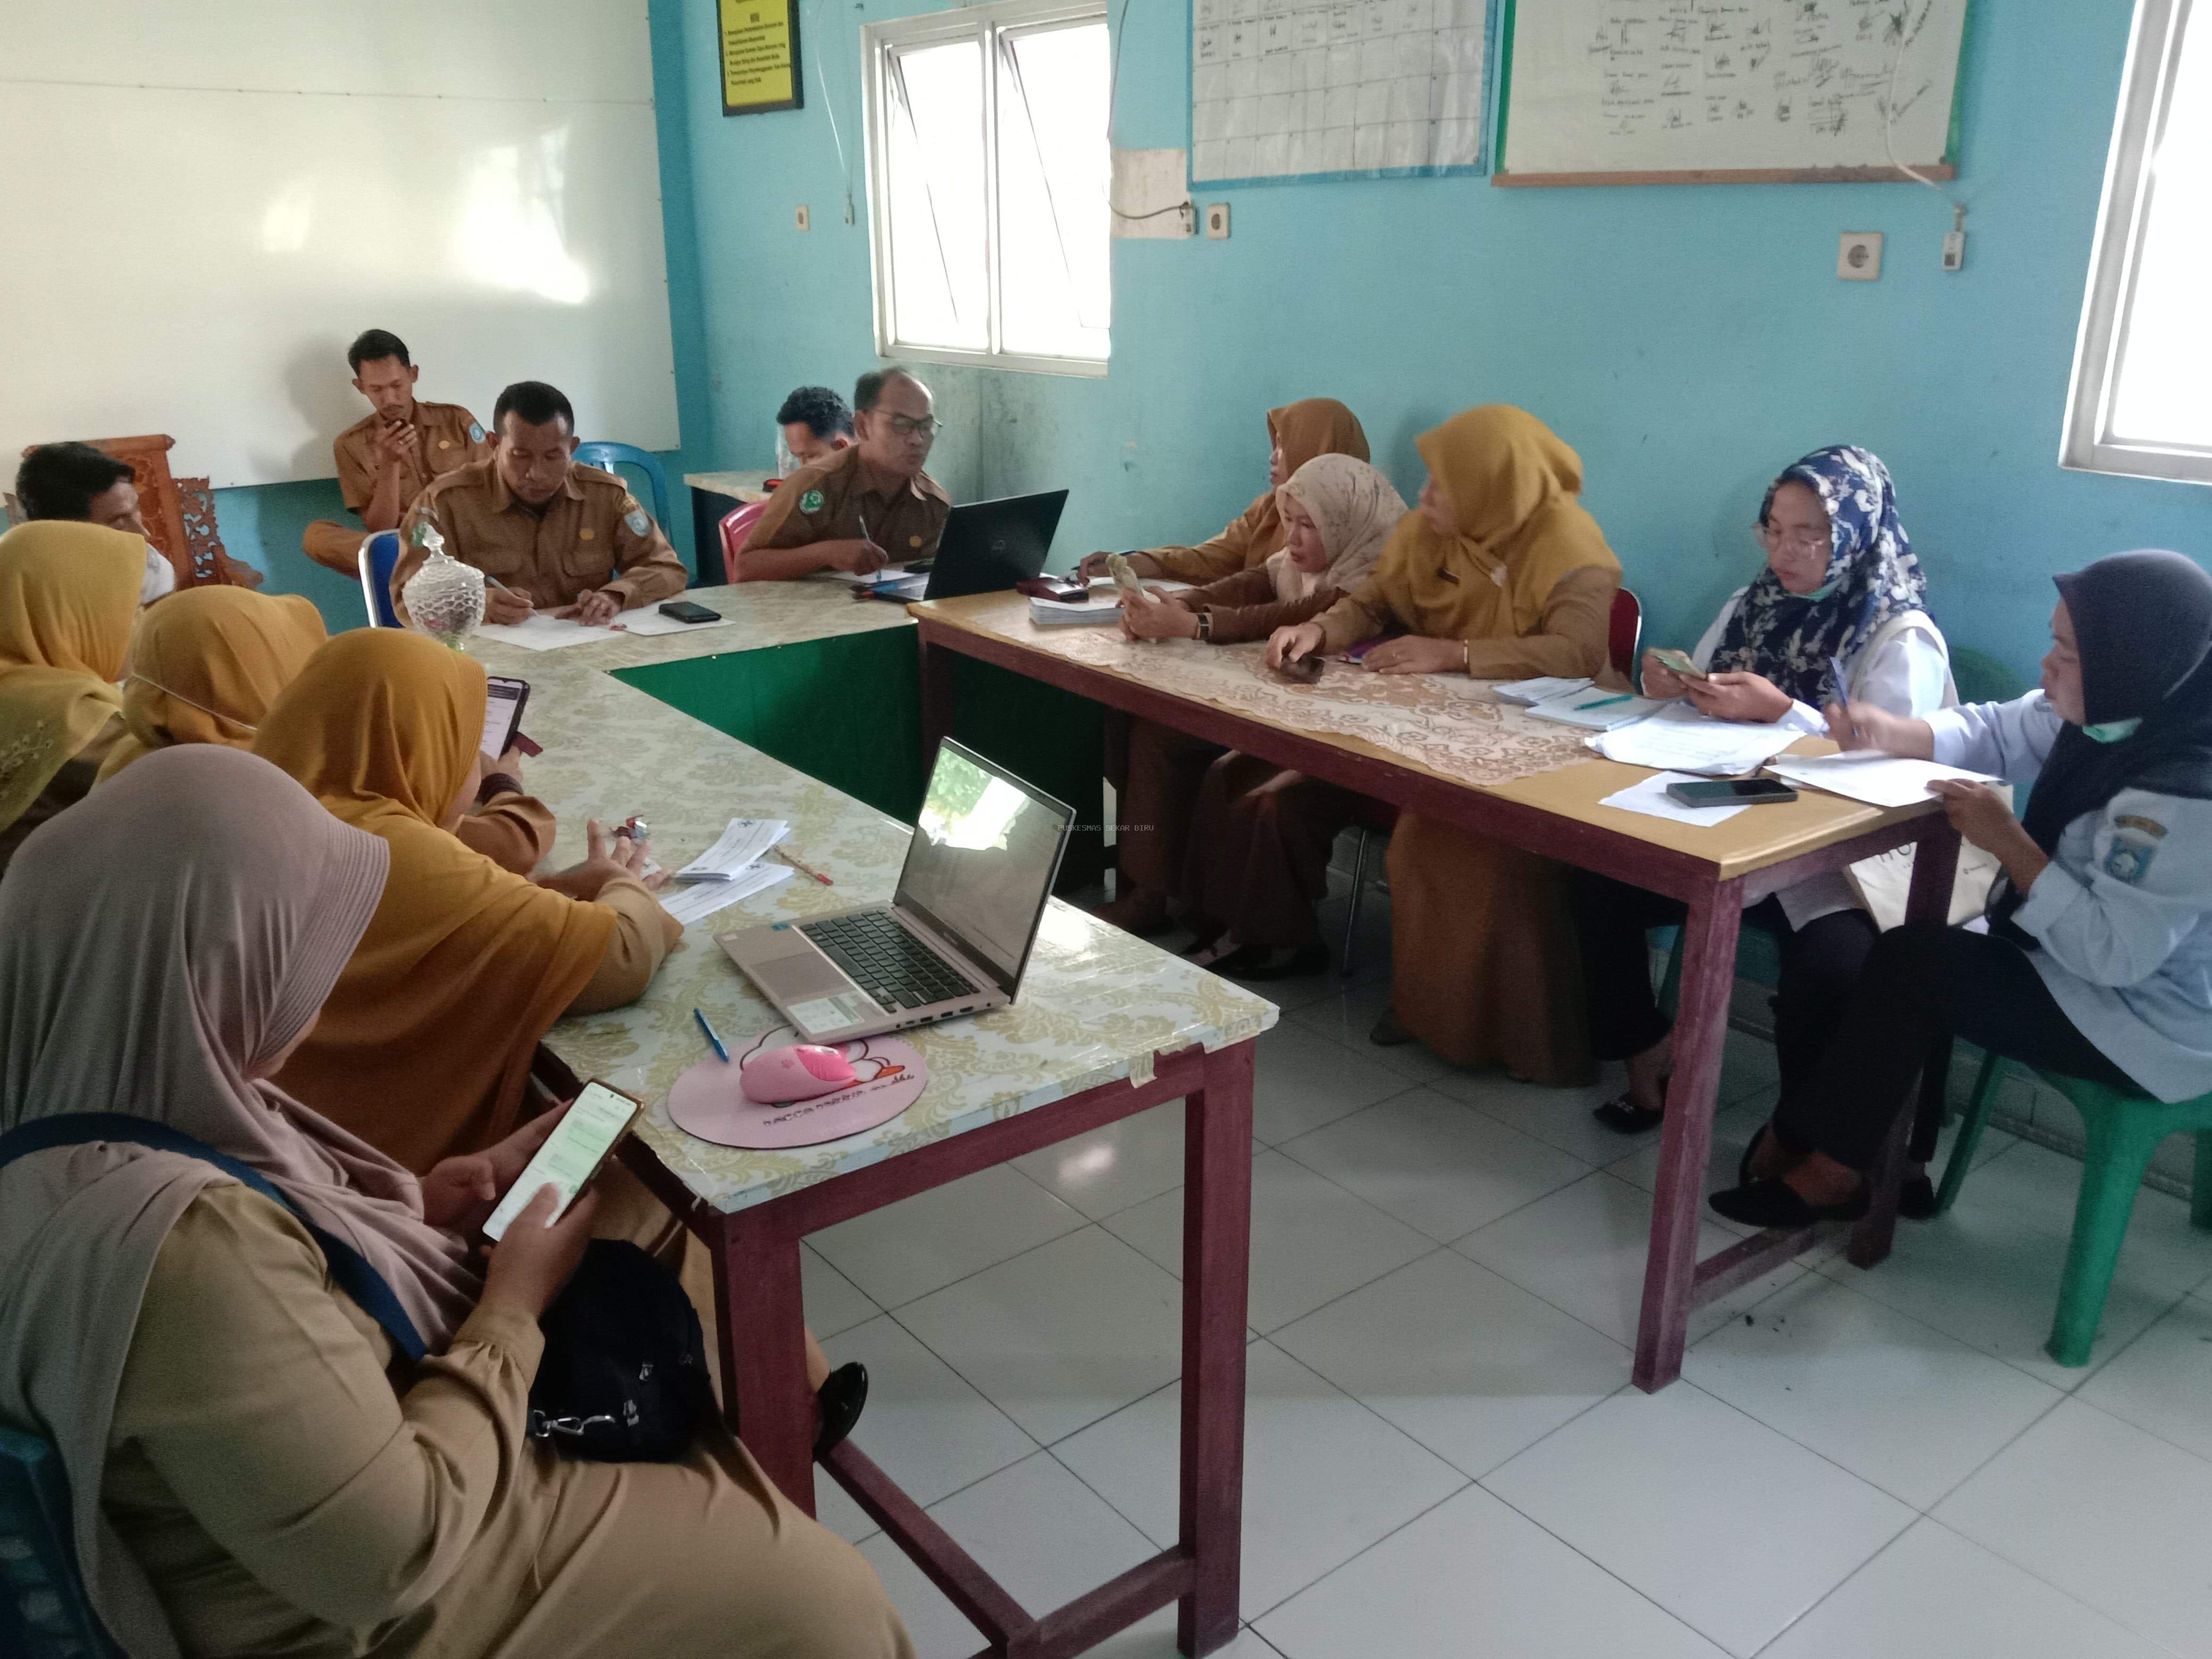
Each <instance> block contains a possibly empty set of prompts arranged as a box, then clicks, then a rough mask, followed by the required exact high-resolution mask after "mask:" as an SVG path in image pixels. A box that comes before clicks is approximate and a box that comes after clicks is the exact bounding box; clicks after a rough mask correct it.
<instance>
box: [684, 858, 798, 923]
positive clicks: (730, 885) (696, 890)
mask: <svg viewBox="0 0 2212 1659" xmlns="http://www.w3.org/2000/svg"><path fill="white" fill-rule="evenodd" d="M792 873H793V872H792V868H791V866H789V865H787V864H757V865H755V866H753V867H752V868H751V869H750V870H747V871H746V872H744V873H743V874H742V875H740V876H738V878H737V879H736V880H734V881H702V882H697V883H694V884H688V885H685V886H682V887H678V886H675V885H673V884H671V885H669V886H666V887H664V888H662V889H661V890H660V908H662V909H664V910H665V911H667V912H668V914H669V915H671V916H673V917H675V918H676V920H677V921H680V922H682V923H683V924H684V926H685V927H690V925H691V924H692V923H693V922H695V921H705V920H706V919H707V918H708V916H711V915H714V912H715V911H717V910H720V909H721V908H724V907H725V906H726V905H732V904H735V903H736V902H738V900H739V899H741V898H750V897H751V896H753V895H754V894H755V893H764V892H766V891H767V890H769V888H771V887H773V886H775V884H776V883H778V882H780V881H788V880H790V879H791V877H792Z"/></svg>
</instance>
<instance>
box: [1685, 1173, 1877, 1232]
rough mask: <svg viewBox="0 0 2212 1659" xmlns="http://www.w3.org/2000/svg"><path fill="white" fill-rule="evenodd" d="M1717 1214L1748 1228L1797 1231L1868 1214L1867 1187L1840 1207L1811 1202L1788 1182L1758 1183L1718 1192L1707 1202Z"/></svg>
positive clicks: (1860, 1189)
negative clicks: (1774, 1228)
mask: <svg viewBox="0 0 2212 1659" xmlns="http://www.w3.org/2000/svg"><path fill="white" fill-rule="evenodd" d="M1705 1202H1706V1203H1708V1204H1710V1205H1711V1206H1712V1208H1713V1213H1714V1214H1716V1215H1721V1216H1726V1217H1727V1218H1729V1220H1730V1221H1734V1222H1738V1223H1741V1225H1744V1226H1747V1227H1779V1228H1783V1229H1785V1230H1790V1231H1795V1230H1796V1229H1797V1228H1799V1227H1809V1226H1811V1225H1813V1224H1814V1222H1816V1221H1857V1219H1858V1218H1860V1217H1861V1216H1863V1215H1864V1214H1865V1213H1866V1212H1867V1184H1866V1182H1863V1181H1862V1182H1859V1189H1858V1190H1857V1192H1855V1193H1853V1194H1851V1195H1850V1197H1849V1198H1847V1199H1845V1200H1844V1201H1843V1202H1842V1203H1840V1204H1811V1203H1808V1202H1807V1201H1806V1200H1805V1199H1804V1197H1803V1196H1802V1194H1799V1192H1798V1191H1797V1189H1796V1188H1794V1187H1792V1186H1791V1185H1790V1183H1789V1182H1786V1181H1754V1182H1749V1183H1748V1184H1747V1185H1745V1186H1741V1187H1731V1188H1729V1189H1728V1191H1726V1192H1724V1193H1715V1194H1713V1195H1712V1196H1711V1198H1709V1199H1707V1200H1705Z"/></svg>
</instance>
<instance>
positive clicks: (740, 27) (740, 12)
mask: <svg viewBox="0 0 2212 1659" xmlns="http://www.w3.org/2000/svg"><path fill="white" fill-rule="evenodd" d="M715 21H716V24H717V26H718V28H719V32H720V37H721V38H720V48H721V56H720V62H721V65H722V113H723V114H725V115H759V114H763V113H764V112H767V111H769V110H775V109H797V108H799V106H800V105H801V104H802V103H804V102H805V98H804V95H803V88H802V87H801V85H800V83H799V0H721V4H720V8H719V9H718V11H717V14H716V18H715Z"/></svg>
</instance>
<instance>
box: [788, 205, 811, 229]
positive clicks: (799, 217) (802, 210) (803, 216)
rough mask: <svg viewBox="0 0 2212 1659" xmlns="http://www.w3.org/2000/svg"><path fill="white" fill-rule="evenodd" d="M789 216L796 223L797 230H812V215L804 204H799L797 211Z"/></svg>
mask: <svg viewBox="0 0 2212 1659" xmlns="http://www.w3.org/2000/svg"><path fill="white" fill-rule="evenodd" d="M792 218H793V220H795V221H796V222H797V223H798V225H799V228H800V229H801V230H811V229H813V228H814V215H813V213H812V212H811V210H808V209H807V208H806V206H805V204H800V206H799V209H798V210H796V211H795V212H793V215H792Z"/></svg>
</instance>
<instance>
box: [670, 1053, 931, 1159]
mask: <svg viewBox="0 0 2212 1659" xmlns="http://www.w3.org/2000/svg"><path fill="white" fill-rule="evenodd" d="M839 1052H840V1053H842V1054H843V1055H844V1056H845V1058H846V1059H847V1060H849V1061H850V1062H851V1063H852V1066H853V1069H854V1071H855V1072H857V1073H860V1079H861V1081H860V1082H858V1083H855V1084H854V1085H852V1086H851V1087H850V1088H848V1089H840V1090H838V1091H837V1092H836V1093H835V1094H830V1095H817V1096H815V1097H814V1098H813V1099H811V1100H793V1101H789V1102H787V1103H784V1104H782V1105H779V1106H763V1105H762V1104H761V1103H759V1102H758V1101H755V1100H749V1099H747V1098H746V1097H745V1091H744V1090H743V1089H741V1088H739V1087H738V1067H737V1065H736V1063H735V1062H734V1061H731V1062H727V1063H726V1062H724V1061H722V1060H701V1061H700V1062H699V1063H698V1064H697V1065H696V1066H693V1067H692V1068H691V1069H690V1071H688V1072H686V1073H684V1075H683V1076H682V1077H679V1078H678V1079H676V1086H675V1087H674V1088H672V1089H671V1090H670V1091H668V1115H669V1116H670V1117H671V1119H673V1120H674V1121H675V1123H676V1127H678V1128H679V1129H682V1130H684V1132H686V1133H690V1134H695V1135H696V1136H698V1137H699V1139H702V1140H711V1141H713V1142H714V1144H715V1145H716V1146H744V1147H750V1148H754V1149H757V1150H762V1151H767V1150H770V1149H774V1148H778V1147H785V1146H820V1145H821V1144H822V1143H823V1141H825V1140H842V1139H844V1138H845V1137H846V1136H847V1135H856V1134H859V1133H860V1132H861V1131H862V1130H864V1129H872V1128H874V1127H876V1125H878V1123H888V1122H890V1121H891V1119H893V1118H895V1117H896V1116H897V1115H899V1114H900V1113H901V1112H902V1111H904V1110H906V1109H907V1108H908V1107H909V1106H911V1105H913V1104H914V1103H915V1101H916V1100H917V1099H919V1098H920V1097H921V1091H922V1090H923V1089H924V1088H926V1087H927V1086H928V1083H929V1067H928V1066H927V1065H926V1064H925V1063H924V1062H923V1060H922V1058H921V1054H918V1053H917V1052H916V1051H915V1048H913V1047H912V1045H910V1044H908V1043H904V1042H900V1041H899V1040H898V1039H897V1038H896V1037H870V1038H868V1039H866V1041H865V1042H847V1043H842V1044H840V1045H839Z"/></svg>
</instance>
